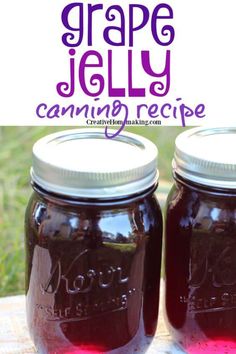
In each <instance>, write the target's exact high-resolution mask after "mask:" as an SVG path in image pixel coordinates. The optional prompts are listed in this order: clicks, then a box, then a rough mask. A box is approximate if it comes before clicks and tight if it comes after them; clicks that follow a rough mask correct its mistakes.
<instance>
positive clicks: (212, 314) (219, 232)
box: [165, 127, 236, 354]
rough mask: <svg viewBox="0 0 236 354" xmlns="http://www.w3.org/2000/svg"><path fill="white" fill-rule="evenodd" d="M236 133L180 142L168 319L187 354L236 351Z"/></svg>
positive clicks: (200, 132)
mask: <svg viewBox="0 0 236 354" xmlns="http://www.w3.org/2000/svg"><path fill="white" fill-rule="evenodd" d="M235 151H236V128H220V127H219V128H213V129H211V128H208V129H204V128H194V129H190V130H188V131H186V132H184V133H182V134H180V135H179V136H178V137H177V139H176V147H175V156H174V160H173V174H174V179H175V183H174V186H173V188H172V190H171V192H170V194H169V197H168V201H167V211H166V223H165V225H166V227H165V229H166V230H165V274H166V275H165V277H166V281H165V283H166V295H165V304H166V308H165V311H166V321H167V324H168V327H169V329H170V331H171V334H172V336H173V338H174V340H175V341H176V342H177V343H178V344H179V345H180V346H181V347H182V348H183V349H185V350H186V351H187V353H190V354H192V353H194V354H195V353H196V354H200V353H205V354H206V353H209V354H214V353H217V354H219V353H222V354H223V353H236V153H235Z"/></svg>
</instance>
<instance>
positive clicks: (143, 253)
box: [25, 129, 162, 354]
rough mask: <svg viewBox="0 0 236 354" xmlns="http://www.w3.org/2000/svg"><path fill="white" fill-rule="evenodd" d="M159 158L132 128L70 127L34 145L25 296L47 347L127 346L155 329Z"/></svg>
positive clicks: (41, 346) (34, 331)
mask: <svg viewBox="0 0 236 354" xmlns="http://www.w3.org/2000/svg"><path fill="white" fill-rule="evenodd" d="M156 160H157V149H156V147H155V145H154V144H153V143H151V142H150V141H148V140H147V139H145V138H143V137H140V136H137V135H134V134H130V133H122V134H121V135H119V136H118V137H116V138H115V139H106V138H105V137H104V132H103V131H101V130H94V129H93V130H87V129H80V130H71V131H65V132H61V133H56V134H52V135H49V136H47V137H45V138H43V139H41V140H39V141H38V142H37V143H36V144H35V145H34V148H33V167H32V169H31V176H32V186H33V189H34V193H33V195H32V197H31V199H30V201H29V204H28V208H27V211H26V222H25V234H26V295H27V320H28V326H29V329H30V333H31V336H32V338H33V340H34V343H35V345H36V348H37V349H38V351H39V352H40V353H55V354H59V353H104V352H108V351H110V350H113V349H116V350H115V351H114V352H116V351H117V353H119V354H120V353H128V352H130V351H132V350H136V349H137V348H140V350H141V349H142V346H143V347H145V345H146V342H147V341H146V339H145V338H146V337H147V336H153V335H154V333H155V329H156V324H157V316H158V300H159V282H160V264H161V239H162V217H161V211H160V207H159V204H158V202H157V200H156V197H155V195H154V191H155V189H156V186H157V178H158V171H157V168H156ZM140 352H141V351H140Z"/></svg>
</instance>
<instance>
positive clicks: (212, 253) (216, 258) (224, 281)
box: [188, 243, 236, 288]
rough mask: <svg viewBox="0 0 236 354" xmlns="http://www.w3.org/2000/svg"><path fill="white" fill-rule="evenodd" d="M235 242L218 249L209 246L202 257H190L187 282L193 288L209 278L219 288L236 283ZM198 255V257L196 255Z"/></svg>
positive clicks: (198, 286)
mask: <svg viewBox="0 0 236 354" xmlns="http://www.w3.org/2000/svg"><path fill="white" fill-rule="evenodd" d="M235 252H236V243H235V244H230V245H227V246H226V247H225V248H224V249H221V250H220V251H219V250H217V249H216V248H214V247H210V249H209V251H208V252H207V254H206V255H205V256H204V258H201V257H199V254H198V252H197V254H196V256H193V257H192V259H191V267H190V276H189V280H188V283H189V285H191V286H192V287H194V288H200V287H201V286H202V285H203V284H204V282H205V281H208V280H209V277H210V278H211V284H212V285H213V286H214V287H216V288H220V287H222V286H232V285H235V284H236V271H235V269H236V268H235V267H236V258H235V256H234V255H235ZM197 255H198V257H197Z"/></svg>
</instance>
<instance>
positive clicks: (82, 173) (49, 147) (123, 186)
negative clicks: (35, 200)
mask: <svg viewBox="0 0 236 354" xmlns="http://www.w3.org/2000/svg"><path fill="white" fill-rule="evenodd" d="M113 133H114V132H113ZM157 154H158V151H157V148H156V146H155V145H154V144H153V143H152V142H151V141H149V140H148V139H145V138H143V137H141V136H139V135H135V134H131V133H126V132H125V133H121V134H120V135H119V136H117V137H115V138H113V139H107V138H106V137H105V132H104V129H74V130H67V131H62V132H60V133H55V134H51V135H48V136H46V137H44V138H42V139H40V140H38V141H37V142H36V143H35V145H34V146H33V166H32V168H31V177H32V180H33V181H34V182H35V183H36V184H38V185H39V186H41V187H42V188H43V189H45V190H46V191H49V192H54V193H58V194H61V195H68V196H77V197H83V198H102V199H106V198H113V197H126V196H129V195H132V194H134V193H138V192H141V191H143V190H145V189H148V188H149V187H151V186H153V185H154V184H155V183H156V182H157V179H158V170H157Z"/></svg>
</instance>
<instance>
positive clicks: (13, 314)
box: [0, 288, 183, 354]
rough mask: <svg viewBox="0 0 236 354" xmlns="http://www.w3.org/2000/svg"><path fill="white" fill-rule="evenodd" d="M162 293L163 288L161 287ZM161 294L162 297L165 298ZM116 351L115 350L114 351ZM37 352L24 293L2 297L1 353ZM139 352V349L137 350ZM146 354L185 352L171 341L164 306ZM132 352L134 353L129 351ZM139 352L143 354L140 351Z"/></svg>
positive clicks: (0, 304)
mask: <svg viewBox="0 0 236 354" xmlns="http://www.w3.org/2000/svg"><path fill="white" fill-rule="evenodd" d="M161 293H163V289H162V288H161ZM162 295H163V294H161V299H163V296H162ZM112 352H114V351H112ZM112 352H111V353H112ZM26 353H30V354H33V353H36V350H35V349H34V346H33V343H32V341H31V340H30V338H29V334H28V329H27V325H26V316H25V297H24V296H23V295H20V296H13V297H6V298H0V354H26ZM135 353H136V354H137V351H136V352H135ZM142 353H145V354H157V353H160V354H181V353H183V352H182V351H181V350H180V349H178V348H177V347H176V346H175V345H174V344H173V343H172V341H171V338H170V336H169V334H168V331H167V329H166V326H165V324H164V320H163V315H162V306H160V314H159V321H158V329H157V334H156V337H155V338H154V340H153V341H152V343H151V344H150V345H148V346H147V347H146V349H144V351H142ZM127 354H132V353H127ZM138 354H141V353H140V352H139V353H138Z"/></svg>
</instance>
